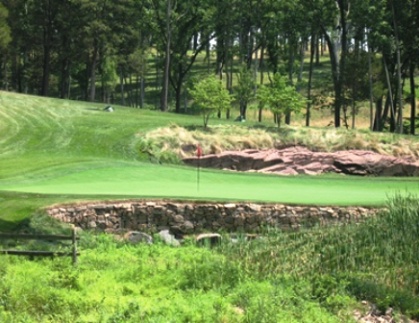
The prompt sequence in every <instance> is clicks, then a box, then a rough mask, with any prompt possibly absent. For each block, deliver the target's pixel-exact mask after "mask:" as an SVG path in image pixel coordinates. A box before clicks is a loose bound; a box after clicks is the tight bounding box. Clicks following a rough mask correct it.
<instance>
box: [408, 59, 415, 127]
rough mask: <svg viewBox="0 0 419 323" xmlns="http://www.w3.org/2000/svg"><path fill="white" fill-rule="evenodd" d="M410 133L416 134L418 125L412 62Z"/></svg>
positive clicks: (411, 64) (410, 71)
mask: <svg viewBox="0 0 419 323" xmlns="http://www.w3.org/2000/svg"><path fill="white" fill-rule="evenodd" d="M409 76H410V134H411V135H414V134H415V125H416V90H415V64H414V63H413V62H411V63H410V69H409Z"/></svg>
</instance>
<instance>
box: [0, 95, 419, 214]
mask: <svg viewBox="0 0 419 323" xmlns="http://www.w3.org/2000/svg"><path fill="white" fill-rule="evenodd" d="M102 108H103V105H95V104H87V103H83V102H78V101H64V100H58V99H46V98H40V97H34V96H25V95H19V94H14V93H7V92H1V93H0V115H1V118H0V191H3V193H0V197H1V198H2V202H3V205H6V202H7V203H9V206H8V209H6V210H4V209H3V212H2V215H1V217H2V218H3V219H5V218H9V219H13V218H21V217H23V213H24V211H18V210H19V208H21V207H22V204H21V203H19V201H20V200H21V195H19V194H17V195H13V194H11V193H7V194H5V193H4V191H9V192H11V191H17V192H32V193H44V194H55V195H54V196H52V197H51V198H50V199H47V200H45V199H44V197H41V196H39V197H36V198H35V197H33V196H32V195H31V198H30V199H31V200H32V201H33V204H31V202H30V201H26V202H25V203H24V204H27V205H28V207H29V206H30V205H33V208H34V209H35V208H36V207H38V206H40V205H45V203H49V202H50V201H52V200H54V201H60V200H63V199H67V198H71V197H72V196H74V198H80V196H81V195H82V196H86V197H90V198H92V197H98V196H109V197H111V196H112V197H115V196H118V197H121V198H122V197H177V198H190V199H194V198H199V199H216V200H219V199H224V200H255V201H267V202H268V201H269V202H284V203H285V202H286V203H306V204H340V205H350V204H358V205H360V204H362V205H379V204H382V203H383V202H384V201H385V199H386V195H387V194H389V193H392V192H394V191H406V190H408V191H410V192H419V182H418V181H417V179H383V178H380V179H376V178H368V179H364V178H347V177H345V178H343V177H336V176H333V177H315V178H313V177H298V178H284V177H277V176H268V175H260V174H233V173H226V172H221V171H211V170H203V171H202V173H201V185H200V190H199V192H198V190H197V183H196V178H197V177H196V170H195V169H191V168H187V167H181V166H171V165H158V164H152V163H150V162H149V161H148V158H147V156H144V155H141V154H139V152H138V148H137V147H136V143H137V141H138V139H139V138H140V137H141V134H144V133H145V132H147V131H149V130H151V129H155V128H156V127H160V126H166V125H167V124H170V123H175V124H178V125H181V126H188V125H200V124H201V119H200V117H198V116H185V115H175V114H171V113H159V112H154V111H149V110H137V109H130V108H122V107H116V111H115V112H114V113H105V112H103V111H101V109H102ZM211 122H212V123H213V124H215V123H216V122H217V123H227V121H225V120H221V121H218V120H217V121H215V120H212V121H211ZM12 201H14V202H12ZM30 209H31V210H32V208H30ZM24 210H26V209H24ZM17 214H20V215H17Z"/></svg>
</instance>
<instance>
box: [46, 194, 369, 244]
mask: <svg viewBox="0 0 419 323" xmlns="http://www.w3.org/2000/svg"><path fill="white" fill-rule="evenodd" d="M376 211H377V210H376V209H369V208H363V207H347V208H345V207H318V206H289V205H283V204H250V203H240V204H235V203H228V204H217V203H215V204H211V203H180V202H179V203H174V202H144V201H133V202H125V203H120V202H115V203H113V202H109V203H100V204H99V203H88V204H78V205H61V206H55V207H51V208H49V209H47V212H48V214H49V215H50V216H52V217H54V218H56V219H59V220H61V221H63V222H67V223H72V224H75V225H76V226H77V227H79V228H81V229H95V230H100V231H107V232H115V231H121V230H126V231H140V232H148V233H155V232H160V231H162V230H169V231H170V233H171V234H173V235H174V236H175V237H179V236H182V235H187V234H195V233H201V232H208V231H209V232H218V231H224V232H258V231H260V230H261V228H263V227H267V226H269V227H277V228H282V229H290V228H292V229H297V228H300V227H302V226H314V225H324V224H330V223H345V222H361V221H362V220H363V219H365V218H367V217H369V216H371V215H374V214H375V213H376ZM135 238H140V237H139V236H138V234H137V237H135ZM141 238H143V237H141ZM133 239H134V237H133Z"/></svg>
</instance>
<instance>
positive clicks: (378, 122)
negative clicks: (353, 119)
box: [373, 97, 383, 131]
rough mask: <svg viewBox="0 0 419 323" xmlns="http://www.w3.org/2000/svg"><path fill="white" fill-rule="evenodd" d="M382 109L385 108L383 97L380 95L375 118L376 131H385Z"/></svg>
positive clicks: (374, 128)
mask: <svg viewBox="0 0 419 323" xmlns="http://www.w3.org/2000/svg"><path fill="white" fill-rule="evenodd" d="M382 110H383V97H380V98H379V99H378V100H377V101H376V102H375V118H374V127H373V130H374V131H383V124H382V121H381V116H382Z"/></svg>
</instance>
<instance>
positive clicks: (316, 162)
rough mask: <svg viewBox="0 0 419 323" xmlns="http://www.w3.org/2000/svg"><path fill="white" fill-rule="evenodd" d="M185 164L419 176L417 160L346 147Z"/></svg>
mask: <svg viewBox="0 0 419 323" xmlns="http://www.w3.org/2000/svg"><path fill="white" fill-rule="evenodd" d="M183 161H184V162H185V163H186V164H188V165H192V166H198V163H199V165H200V166H201V167H207V168H219V169H229V170H236V171H257V172H263V173H275V174H280V175H296V174H308V175H317V174H322V173H331V172H334V173H341V174H348V175H362V176H365V175H374V176H419V161H418V160H415V159H411V158H402V157H393V156H387V155H381V154H378V153H375V152H372V151H364V150H348V151H338V152H333V153H332V152H313V151H311V150H309V149H307V148H304V147H298V146H297V147H288V148H284V149H281V150H276V149H269V150H255V149H248V150H243V151H239V152H237V151H225V152H223V153H221V154H213V155H205V156H202V157H201V158H200V160H199V161H198V158H197V157H189V158H185V159H184V160H183Z"/></svg>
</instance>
